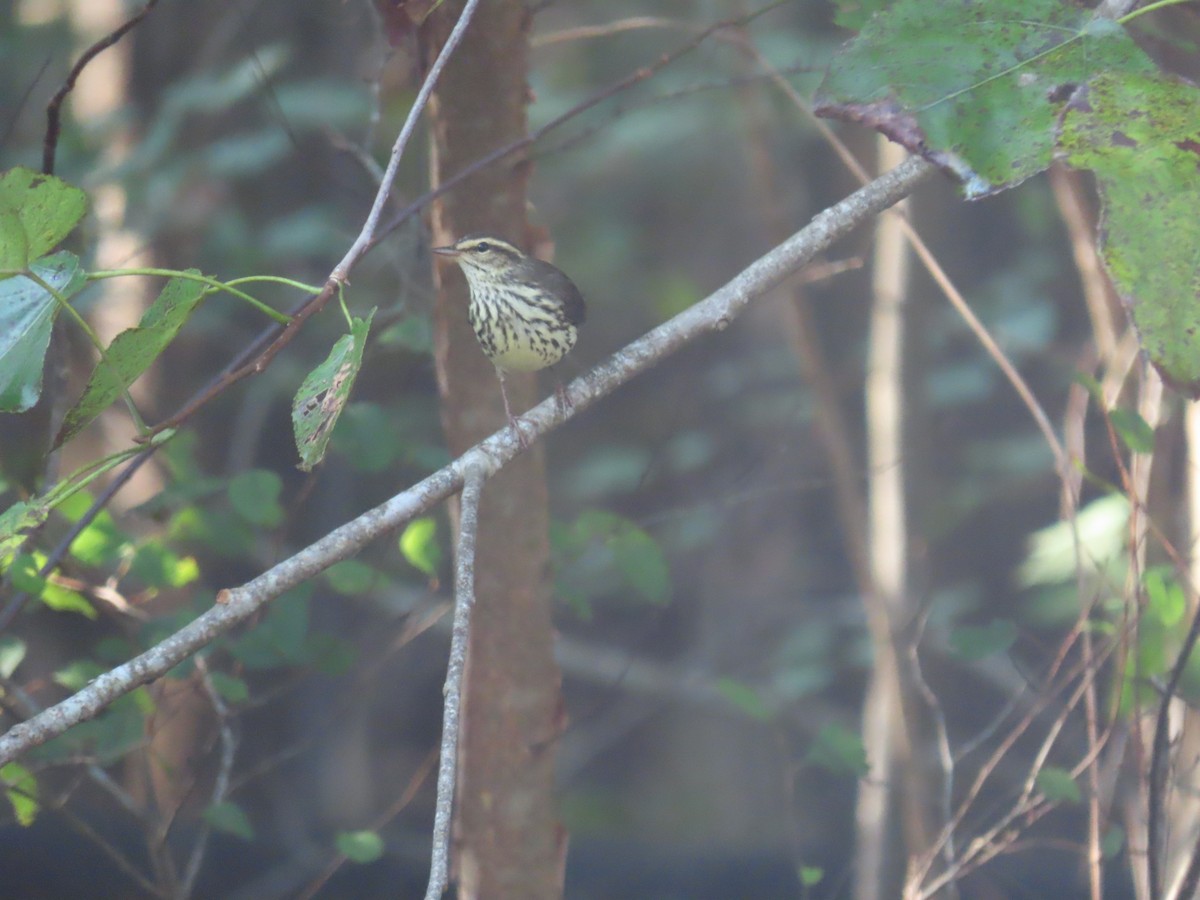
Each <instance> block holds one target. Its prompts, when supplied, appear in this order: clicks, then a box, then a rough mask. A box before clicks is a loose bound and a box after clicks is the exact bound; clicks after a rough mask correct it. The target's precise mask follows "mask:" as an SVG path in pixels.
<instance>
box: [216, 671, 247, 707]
mask: <svg viewBox="0 0 1200 900" xmlns="http://www.w3.org/2000/svg"><path fill="white" fill-rule="evenodd" d="M208 677H209V680H211V681H212V686H213V690H215V691H216V692H217V693H218V694H220V695H221V697H222V699H224V700H225V701H226V702H228V703H245V702H246V701H247V700H249V699H250V688H248V687H247V686H246V682H245V681H243V680H242V679H241V678H234V677H233V676H232V675H229V674H227V673H225V672H210V673H209V675H208Z"/></svg>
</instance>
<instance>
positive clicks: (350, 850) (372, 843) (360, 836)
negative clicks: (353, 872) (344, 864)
mask: <svg viewBox="0 0 1200 900" xmlns="http://www.w3.org/2000/svg"><path fill="white" fill-rule="evenodd" d="M336 843H337V849H338V853H340V854H342V856H344V857H346V859H348V860H350V861H351V862H356V863H370V862H375V860H377V859H379V858H380V857H381V856H383V838H381V837H380V836H379V835H378V834H377V833H376V832H374V831H340V832H338V836H337V840H336Z"/></svg>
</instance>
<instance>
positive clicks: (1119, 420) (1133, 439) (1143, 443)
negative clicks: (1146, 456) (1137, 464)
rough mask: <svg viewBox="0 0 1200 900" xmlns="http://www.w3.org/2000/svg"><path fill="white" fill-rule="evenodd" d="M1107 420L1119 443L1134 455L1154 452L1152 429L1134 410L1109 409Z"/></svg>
mask: <svg viewBox="0 0 1200 900" xmlns="http://www.w3.org/2000/svg"><path fill="white" fill-rule="evenodd" d="M1108 420H1109V421H1110V422H1112V427H1113V431H1115V432H1116V433H1117V437H1119V438H1120V439H1121V442H1122V443H1123V444H1124V445H1125V446H1126V447H1128V448H1129V449H1130V450H1132V451H1133V452H1134V453H1151V452H1153V450H1154V429H1153V428H1151V427H1150V425H1149V423H1147V422H1146V420H1145V419H1143V418H1142V417H1141V416H1140V415H1138V413H1137V411H1136V410H1132V409H1121V408H1117V409H1110V410H1109V411H1108Z"/></svg>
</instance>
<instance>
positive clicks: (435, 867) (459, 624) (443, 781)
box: [425, 468, 487, 900]
mask: <svg viewBox="0 0 1200 900" xmlns="http://www.w3.org/2000/svg"><path fill="white" fill-rule="evenodd" d="M485 480H487V472H486V471H485V470H484V469H482V468H471V469H468V470H467V473H466V480H465V481H464V483H463V491H462V503H461V505H460V513H459V522H458V554H457V559H456V560H455V573H454V625H453V626H452V627H451V629H450V660H449V662H448V663H447V665H446V686H445V688H444V689H443V691H442V693H443V694H444V695H445V701H444V704H443V711H442V750H441V761H440V763H439V764H438V777H437V806H436V808H435V811H434V815H433V851H432V852H431V854H430V862H429V887H428V888H427V889H426V891H425V900H438V898H439V897H441V896H442V893H443V892H444V891H445V890H446V885H447V884H448V883H449V880H450V813H451V810H452V809H453V807H454V789H455V784H456V780H457V772H458V735H459V732H460V730H461V713H462V686H463V673H464V672H465V671H466V668H467V647H468V646H469V644H470V637H471V609H472V607H474V605H475V538H476V535H477V534H478V532H479V498H480V496H481V494H482V493H483V483H484V481H485Z"/></svg>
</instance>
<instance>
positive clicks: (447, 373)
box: [421, 0, 565, 900]
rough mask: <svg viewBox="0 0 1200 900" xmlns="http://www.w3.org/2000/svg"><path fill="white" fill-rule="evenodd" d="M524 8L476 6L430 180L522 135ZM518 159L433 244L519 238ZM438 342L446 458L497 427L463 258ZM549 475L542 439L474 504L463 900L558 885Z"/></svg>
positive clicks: (522, 236) (431, 39) (460, 850)
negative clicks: (470, 313)
mask: <svg viewBox="0 0 1200 900" xmlns="http://www.w3.org/2000/svg"><path fill="white" fill-rule="evenodd" d="M462 5H463V4H462V2H461V0H453V2H447V3H444V4H443V5H441V6H440V7H438V9H437V10H436V11H435V12H434V13H433V14H432V15H431V16H430V17H429V19H428V21H427V22H426V24H425V26H424V28H423V29H422V34H421V39H422V41H423V46H422V52H423V58H424V59H426V60H432V59H433V58H434V57H435V55H436V53H437V52H438V50H439V49H440V48H441V46H442V44H443V43H444V42H445V39H446V37H447V36H448V35H449V32H450V29H451V28H452V27H453V25H454V23H455V21H457V19H458V16H459V13H460V11H461V9H462ZM528 27H529V22H528V16H527V14H526V12H525V10H524V8H523V6H522V5H521V3H520V2H515V0H509V2H495V0H493V2H488V3H483V4H481V5H480V7H479V10H478V12H477V13H476V15H475V18H474V20H473V21H472V23H471V25H470V27H469V28H468V30H467V33H466V36H465V38H464V40H463V42H462V44H461V45H460V46H459V48H458V50H457V52H456V54H455V56H454V58H453V59H452V60H451V62H450V64H449V66H448V67H447V68H446V70H445V72H444V73H443V75H442V78H441V81H440V83H439V85H438V88H437V91H436V92H435V93H434V95H433V98H432V103H431V107H430V110H431V128H432V145H433V146H432V167H433V176H432V177H433V183H434V184H435V185H436V184H439V183H441V182H442V181H444V180H445V179H446V178H447V177H449V176H451V175H453V174H455V173H456V172H458V171H460V170H461V169H463V168H464V167H465V166H467V165H469V164H470V163H471V162H473V161H474V160H476V159H478V158H479V157H481V156H483V155H484V154H485V153H487V152H489V151H491V150H494V149H495V148H496V147H498V146H500V145H502V144H505V143H508V142H509V141H512V140H515V139H517V138H519V137H521V136H522V135H524V133H525V127H526V121H525V105H526V102H527V100H528V96H529V89H528V86H527V84H526V71H527V65H528ZM527 177H528V169H527V168H526V167H517V168H515V169H514V168H513V167H511V166H507V165H499V166H493V167H491V168H490V169H488V170H487V171H485V172H481V173H479V174H477V175H475V176H474V177H472V178H471V179H469V180H468V181H467V182H465V183H464V184H463V185H461V186H460V187H459V188H457V189H456V190H454V191H452V192H451V193H450V194H449V195H447V196H446V197H445V198H443V199H442V200H440V201H439V202H438V203H437V205H436V206H435V207H434V209H433V221H432V230H433V240H434V241H435V244H448V243H450V242H451V241H452V240H453V239H455V238H458V237H461V236H462V235H464V234H466V233H469V232H478V231H482V232H488V233H492V234H496V235H497V236H500V237H504V238H506V239H508V240H510V241H512V242H513V243H515V244H517V245H519V246H525V247H526V248H528V246H529V227H528V223H527V222H526V218H525V203H526V201H525V185H526V181H527ZM435 285H436V286H437V289H438V290H437V300H436V307H435V310H434V334H435V337H434V341H435V355H436V365H437V375H438V385H439V389H440V391H441V395H442V421H443V425H444V427H445V430H446V435H447V440H448V442H449V445H450V451H451V453H453V454H455V455H458V454H459V453H461V452H462V451H463V450H464V449H466V448H467V447H469V446H471V445H472V444H474V443H475V442H477V441H478V440H479V439H480V438H482V437H485V436H487V435H488V434H490V433H491V432H493V431H495V430H496V429H498V428H500V427H502V426H503V425H504V424H505V418H504V415H503V411H502V407H501V403H500V386H499V382H498V381H497V378H496V374H495V371H494V369H493V368H492V365H491V363H490V362H489V361H488V360H487V359H486V357H484V355H483V353H482V351H481V350H480V348H479V346H478V344H477V343H476V340H475V336H474V334H473V332H472V331H471V327H470V325H469V324H468V322H467V314H466V312H467V301H468V295H467V287H466V283H465V281H464V279H463V278H462V276H461V274H460V273H459V271H458V269H457V267H450V266H445V267H443V266H438V267H437V269H436V271H435ZM508 390H509V396H510V398H511V399H512V401H513V405H514V412H520V411H522V410H524V409H526V408H528V407H529V406H531V405H532V402H533V400H534V398H535V391H536V381H535V379H534V377H533V376H510V377H509V379H508ZM548 519H549V516H548V512H547V497H546V481H545V472H544V462H543V456H542V453H541V450H540V448H537V449H535V450H534V451H532V452H530V453H526V454H525V455H523V456H521V457H520V458H519V459H517V460H516V461H514V462H513V463H512V464H511V465H509V466H508V467H506V468H505V469H504V471H502V472H501V473H500V474H499V475H498V476H497V477H496V478H494V479H492V480H491V481H489V482H488V484H487V486H486V488H485V490H484V496H483V504H482V508H481V510H480V519H479V538H478V546H477V560H476V584H475V587H476V597H477V602H476V606H475V611H474V619H473V624H472V631H471V644H470V651H469V656H468V662H467V671H466V686H465V696H464V716H463V733H462V740H461V742H460V745H459V782H458V795H457V805H456V819H455V851H456V852H455V864H454V869H455V872H454V877H455V879H456V880H457V882H458V888H459V896H460V897H462V898H477V897H485V898H488V900H493V898H507V897H512V898H522V900H538V898H552V897H559V896H561V894H562V870H563V859H564V856H565V843H564V837H563V834H562V831H561V829H560V827H559V825H558V821H557V816H556V806H555V800H554V794H553V788H554V747H555V744H556V742H557V738H558V734H559V731H560V729H561V709H562V696H561V691H560V687H561V685H560V674H559V671H558V667H557V664H556V663H555V661H554V656H553V628H552V624H551V620H550V598H549V586H548V583H547V572H548V567H549V555H550V551H549V543H548V538H547V526H548Z"/></svg>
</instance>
